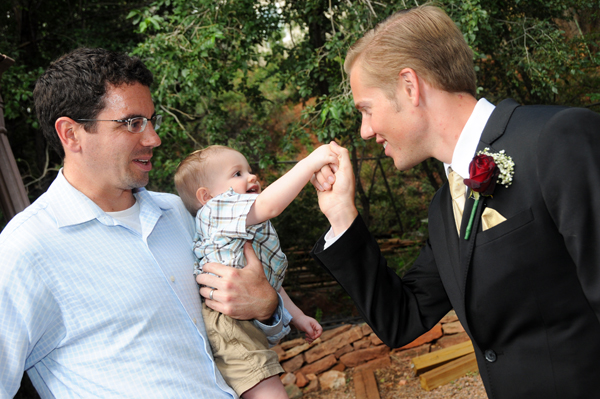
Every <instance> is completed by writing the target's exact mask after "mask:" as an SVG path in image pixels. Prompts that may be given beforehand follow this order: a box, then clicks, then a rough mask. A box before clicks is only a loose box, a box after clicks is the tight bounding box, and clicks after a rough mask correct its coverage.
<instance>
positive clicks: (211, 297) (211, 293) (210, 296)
mask: <svg viewBox="0 0 600 399" xmlns="http://www.w3.org/2000/svg"><path fill="white" fill-rule="evenodd" d="M213 292H215V290H210V292H209V293H208V298H209V299H210V300H211V301H214V299H213Z"/></svg>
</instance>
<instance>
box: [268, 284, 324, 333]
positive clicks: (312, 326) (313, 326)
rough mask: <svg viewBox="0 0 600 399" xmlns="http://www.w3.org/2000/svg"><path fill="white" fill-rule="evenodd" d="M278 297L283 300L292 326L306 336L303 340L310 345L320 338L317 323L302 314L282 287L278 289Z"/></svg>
mask: <svg viewBox="0 0 600 399" xmlns="http://www.w3.org/2000/svg"><path fill="white" fill-rule="evenodd" d="M279 295H280V296H281V299H283V305H284V306H285V308H286V309H287V311H288V312H290V314H291V315H292V324H293V325H294V326H296V328H297V329H298V330H300V331H302V332H304V333H305V334H306V336H305V338H306V340H307V341H308V342H309V343H310V342H313V341H314V340H315V339H317V338H319V337H320V336H321V333H322V332H323V327H321V325H320V324H319V322H318V321H316V320H315V319H313V318H312V317H309V316H307V315H305V314H304V312H303V311H302V310H300V308H299V307H298V306H296V304H295V303H294V302H292V300H291V299H290V297H289V296H288V294H287V293H286V292H285V290H284V289H283V287H281V288H280V289H279Z"/></svg>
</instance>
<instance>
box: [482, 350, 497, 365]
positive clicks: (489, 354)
mask: <svg viewBox="0 0 600 399" xmlns="http://www.w3.org/2000/svg"><path fill="white" fill-rule="evenodd" d="M497 359H498V356H496V352H494V351H493V350H491V349H488V350H486V351H485V360H487V361H488V362H490V363H494V362H495V361H496V360H497Z"/></svg>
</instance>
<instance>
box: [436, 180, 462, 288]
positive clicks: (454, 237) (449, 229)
mask: <svg viewBox="0 0 600 399" xmlns="http://www.w3.org/2000/svg"><path fill="white" fill-rule="evenodd" d="M441 201H442V204H444V206H442V220H443V221H444V237H445V238H446V247H447V250H448V259H450V263H451V267H452V270H453V273H454V277H455V278H456V282H457V284H458V285H459V286H460V283H461V282H462V278H461V274H460V268H459V264H460V251H459V244H460V243H459V237H458V234H456V224H455V222H454V213H453V210H452V196H451V195H450V188H449V187H448V184H446V186H445V187H444V189H443V190H442V192H441ZM461 290H462V286H461Z"/></svg>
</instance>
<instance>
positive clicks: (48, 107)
mask: <svg viewBox="0 0 600 399" xmlns="http://www.w3.org/2000/svg"><path fill="white" fill-rule="evenodd" d="M153 80H154V78H153V77H152V72H150V71H149V70H148V68H146V66H145V65H144V63H143V62H142V61H141V60H140V59H139V58H137V57H130V56H129V55H127V54H125V53H116V52H112V51H108V50H104V49H101V48H95V49H90V48H79V49H77V50H73V51H72V52H70V53H68V54H65V55H63V56H62V57H60V58H59V59H57V60H56V61H54V62H53V63H52V64H50V66H49V67H48V69H47V70H46V71H45V72H44V74H43V75H42V76H40V78H39V79H38V80H37V82H36V85H35V89H34V90H33V99H34V103H35V111H36V114H37V117H38V120H39V122H40V127H41V129H42V133H43V134H44V137H45V138H46V140H47V141H48V143H49V144H50V145H51V146H52V147H53V148H54V149H55V150H57V151H58V153H59V154H61V156H64V151H63V148H62V145H61V142H60V140H59V138H58V135H57V133H56V131H55V129H54V124H55V122H56V120H57V119H58V118H60V117H61V116H68V117H70V118H73V119H96V116H97V115H98V114H99V113H100V112H101V111H102V110H103V109H104V106H105V103H104V95H105V94H106V91H107V89H108V88H109V85H110V86H117V87H118V86H121V85H123V84H134V83H141V84H142V85H144V86H148V87H149V86H150V85H151V84H152V82H153ZM83 125H84V127H85V130H87V131H94V128H95V122H85V123H83Z"/></svg>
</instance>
